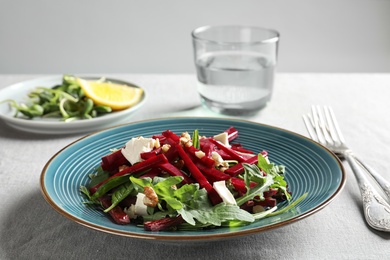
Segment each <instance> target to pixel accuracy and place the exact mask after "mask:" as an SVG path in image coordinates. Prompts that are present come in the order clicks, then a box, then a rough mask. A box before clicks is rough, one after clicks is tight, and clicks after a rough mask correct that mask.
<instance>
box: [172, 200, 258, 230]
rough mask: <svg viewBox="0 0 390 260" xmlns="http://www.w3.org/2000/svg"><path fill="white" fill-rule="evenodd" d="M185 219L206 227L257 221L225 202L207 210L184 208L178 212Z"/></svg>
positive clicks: (190, 222)
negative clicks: (225, 223)
mask: <svg viewBox="0 0 390 260" xmlns="http://www.w3.org/2000/svg"><path fill="white" fill-rule="evenodd" d="M178 212H179V213H180V214H181V215H182V217H183V219H184V220H185V221H186V222H187V223H189V224H191V225H196V222H195V219H196V220H197V221H199V223H200V224H201V225H202V226H204V225H207V224H209V225H214V226H221V225H222V223H224V222H226V221H229V220H239V221H244V222H253V221H254V220H255V219H254V217H253V216H252V214H250V213H249V212H247V211H245V210H242V209H240V207H239V206H237V205H230V204H226V203H224V202H222V203H220V204H218V205H216V206H214V207H207V208H199V209H190V210H185V209H184V208H183V209H181V210H179V211H178Z"/></svg>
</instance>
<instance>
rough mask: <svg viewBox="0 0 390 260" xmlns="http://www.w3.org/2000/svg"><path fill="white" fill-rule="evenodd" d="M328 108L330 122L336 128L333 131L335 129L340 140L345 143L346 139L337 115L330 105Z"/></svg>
mask: <svg viewBox="0 0 390 260" xmlns="http://www.w3.org/2000/svg"><path fill="white" fill-rule="evenodd" d="M327 109H328V111H329V118H330V121H329V122H331V124H333V127H334V129H333V130H332V131H334V132H335V133H336V134H337V136H338V141H339V142H340V143H342V144H343V143H345V139H344V136H343V133H342V132H341V130H340V127H339V124H338V122H337V119H336V116H335V114H334V112H333V109H332V108H331V107H328V108H327Z"/></svg>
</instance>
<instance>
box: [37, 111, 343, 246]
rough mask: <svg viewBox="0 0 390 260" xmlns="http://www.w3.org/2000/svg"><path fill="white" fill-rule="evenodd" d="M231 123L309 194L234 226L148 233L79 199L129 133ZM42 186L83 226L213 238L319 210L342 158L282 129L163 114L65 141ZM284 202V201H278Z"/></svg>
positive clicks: (334, 190) (211, 129)
mask: <svg viewBox="0 0 390 260" xmlns="http://www.w3.org/2000/svg"><path fill="white" fill-rule="evenodd" d="M230 126H234V127H235V128H237V130H238V131H239V137H238V139H237V140H236V141H237V142H240V143H241V144H243V145H244V147H246V148H248V149H250V150H253V151H256V152H260V151H261V150H267V151H268V153H269V158H270V160H271V161H273V162H275V163H276V164H284V165H285V166H286V167H287V171H286V179H287V181H288V184H289V189H290V191H292V193H293V199H296V198H298V197H300V196H301V195H302V194H304V193H305V192H308V196H307V197H306V198H305V199H304V200H303V201H301V202H300V203H299V204H298V205H297V206H296V207H295V208H294V209H293V210H290V211H287V212H285V213H283V214H280V215H277V216H273V217H269V218H266V219H262V220H259V221H256V222H254V223H252V224H250V225H247V226H243V227H235V228H215V229H210V230H202V231H175V232H172V231H170V232H169V231H166V232H150V231H144V230H143V228H140V227H137V226H134V225H125V226H122V225H117V224H114V223H113V222H111V220H110V218H109V217H108V216H107V215H105V214H103V213H102V212H99V211H97V210H95V209H92V208H89V207H87V206H86V205H84V204H83V201H84V200H85V199H84V198H83V197H82V195H81V193H80V191H79V187H80V185H86V184H87V182H88V174H90V173H92V172H93V171H94V169H95V168H96V167H97V166H99V165H100V159H101V157H102V156H103V155H106V154H107V153H109V150H110V149H111V148H120V147H122V146H124V144H125V143H126V142H127V141H128V140H129V139H130V138H132V137H136V136H144V137H150V136H152V135H154V134H159V133H161V132H162V131H164V130H167V129H169V130H171V131H173V132H176V133H181V132H183V131H188V132H189V133H191V132H192V131H193V130H194V129H198V130H199V132H200V134H201V135H206V136H211V135H214V134H216V133H220V132H222V131H224V130H226V129H227V128H228V127H230ZM40 181H41V189H42V192H43V195H44V197H45V199H46V200H47V201H48V202H49V204H50V205H51V206H52V207H53V208H54V209H55V210H57V211H58V212H60V213H61V214H62V215H64V216H66V217H68V218H69V219H71V220H73V221H75V222H77V223H80V224H82V225H85V226H87V227H90V228H93V229H96V230H100V231H104V232H108V233H112V234H117V235H122V236H128V237H136V238H145V239H156V240H212V239H221V238H228V237H237V236H240V235H248V234H252V233H256V232H261V231H265V230H268V229H271V228H276V227H281V226H284V225H287V224H291V223H293V222H295V221H297V220H301V219H303V218H305V217H308V216H310V215H312V214H313V213H315V212H318V211H319V210H321V209H322V208H324V207H325V206H326V205H328V204H329V203H330V202H331V201H332V200H333V199H334V198H335V196H336V195H337V194H338V193H339V192H340V191H341V190H342V188H343V186H344V183H345V172H344V169H343V167H342V165H341V163H340V161H339V160H338V159H337V158H336V157H335V156H334V155H333V154H332V153H331V152H330V151H329V150H327V149H326V148H324V147H323V146H321V145H319V144H318V143H316V142H313V141H311V140H310V139H308V138H306V137H304V136H301V135H298V134H295V133H293V132H289V131H286V130H283V129H280V128H276V127H272V126H268V125H263V124H258V123H254V122H249V121H243V120H231V119H221V118H165V119H155V120H148V121H141V122H136V123H131V124H126V125H122V126H118V127H115V128H111V129H108V130H105V131H101V132H97V133H94V134H91V135H88V136H85V137H84V138H81V139H80V140H78V141H76V142H74V143H72V144H70V145H68V146H67V147H65V148H64V149H62V150H61V151H59V152H58V153H57V154H56V155H54V157H52V158H51V159H50V161H49V162H48V163H47V164H46V166H45V167H44V169H43V171H42V174H41V180H40ZM278 206H279V207H281V208H282V207H285V204H280V205H278Z"/></svg>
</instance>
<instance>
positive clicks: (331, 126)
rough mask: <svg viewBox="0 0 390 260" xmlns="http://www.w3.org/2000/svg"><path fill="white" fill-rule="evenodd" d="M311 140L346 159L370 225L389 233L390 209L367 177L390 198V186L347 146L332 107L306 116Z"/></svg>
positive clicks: (304, 116)
mask: <svg viewBox="0 0 390 260" xmlns="http://www.w3.org/2000/svg"><path fill="white" fill-rule="evenodd" d="M303 120H304V123H305V126H306V129H307V131H308V133H309V135H310V137H311V138H312V139H313V140H315V141H317V142H319V143H320V144H322V145H324V146H325V147H327V148H328V149H330V150H331V151H333V152H334V153H335V154H336V155H337V156H339V157H344V158H345V159H346V160H347V161H348V163H349V165H350V166H351V169H352V171H353V172H354V174H355V177H356V179H357V181H358V184H359V188H360V193H361V195H362V201H363V212H364V216H365V218H366V221H367V223H368V224H369V225H370V226H371V227H372V228H374V229H377V230H380V231H386V232H390V205H389V204H388V203H387V202H386V201H385V200H384V199H383V198H382V197H381V195H379V193H378V192H377V191H376V189H375V188H374V186H373V185H372V184H371V182H370V181H369V179H368V178H367V176H366V174H367V173H368V174H370V175H371V176H372V177H373V178H374V179H375V180H376V182H377V183H378V184H379V185H380V187H381V188H382V189H383V191H384V193H385V194H386V195H387V196H388V197H389V198H390V183H389V182H388V181H386V179H384V178H383V177H382V176H381V175H380V174H379V173H377V172H376V171H375V170H374V169H372V168H371V167H370V166H368V165H367V164H364V163H363V162H362V161H361V160H359V159H358V158H357V157H356V156H355V155H354V154H353V153H352V151H351V150H350V149H349V148H348V147H347V145H346V144H345V139H344V137H343V134H342V133H341V131H340V128H339V125H338V123H337V120H336V117H335V115H334V113H333V110H332V109H331V108H330V107H326V106H325V107H323V108H321V107H319V106H312V111H311V113H309V114H307V115H303Z"/></svg>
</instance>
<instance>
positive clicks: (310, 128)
mask: <svg viewBox="0 0 390 260" xmlns="http://www.w3.org/2000/svg"><path fill="white" fill-rule="evenodd" d="M302 117H303V122H304V123H305V126H306V129H307V132H308V133H309V136H310V138H311V139H313V140H314V141H316V142H318V138H317V135H316V133H315V130H314V128H313V122H312V119H311V118H310V114H308V115H303V116H302Z"/></svg>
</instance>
